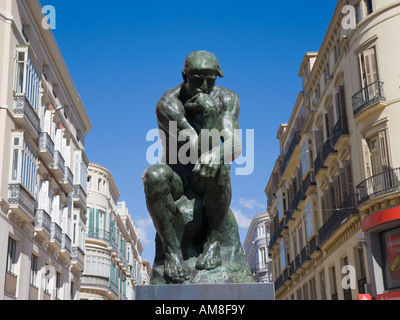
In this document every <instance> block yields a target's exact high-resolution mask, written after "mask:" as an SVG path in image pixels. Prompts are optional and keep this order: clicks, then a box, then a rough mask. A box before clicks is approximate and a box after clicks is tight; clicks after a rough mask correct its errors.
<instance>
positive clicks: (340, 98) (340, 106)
mask: <svg viewBox="0 0 400 320" xmlns="http://www.w3.org/2000/svg"><path fill="white" fill-rule="evenodd" d="M335 105H336V119H337V121H342V124H343V123H344V121H346V124H347V112H346V97H345V91H344V85H341V86H339V90H338V92H337V93H336V94H335ZM343 129H344V128H343Z"/></svg>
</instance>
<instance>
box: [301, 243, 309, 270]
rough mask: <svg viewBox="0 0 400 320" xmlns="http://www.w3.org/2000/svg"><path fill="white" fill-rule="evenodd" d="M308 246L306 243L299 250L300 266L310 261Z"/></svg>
mask: <svg viewBox="0 0 400 320" xmlns="http://www.w3.org/2000/svg"><path fill="white" fill-rule="evenodd" d="M310 256H311V255H310V247H309V246H308V245H306V246H304V248H303V249H302V250H301V252H300V259H301V266H302V267H303V268H306V267H307V266H309V265H310V263H311V257H310Z"/></svg>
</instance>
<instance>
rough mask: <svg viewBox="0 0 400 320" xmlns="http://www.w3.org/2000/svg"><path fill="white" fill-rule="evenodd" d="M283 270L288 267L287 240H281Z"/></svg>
mask: <svg viewBox="0 0 400 320" xmlns="http://www.w3.org/2000/svg"><path fill="white" fill-rule="evenodd" d="M281 268H282V269H281V270H282V271H283V270H284V269H285V268H286V255H285V241H284V240H282V241H281Z"/></svg>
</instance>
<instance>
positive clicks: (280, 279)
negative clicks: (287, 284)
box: [274, 274, 283, 291]
mask: <svg viewBox="0 0 400 320" xmlns="http://www.w3.org/2000/svg"><path fill="white" fill-rule="evenodd" d="M274 285H275V291H278V290H279V289H280V287H282V285H283V275H282V274H281V275H280V276H279V277H278V279H276V280H275V282H274Z"/></svg>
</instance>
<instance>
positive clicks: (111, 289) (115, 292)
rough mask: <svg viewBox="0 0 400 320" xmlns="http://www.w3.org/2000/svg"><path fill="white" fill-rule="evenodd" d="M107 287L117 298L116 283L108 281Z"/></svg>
mask: <svg viewBox="0 0 400 320" xmlns="http://www.w3.org/2000/svg"><path fill="white" fill-rule="evenodd" d="M109 289H110V291H111V293H113V294H114V295H115V297H116V298H117V299H118V298H119V290H118V287H117V285H116V284H115V283H114V282H112V281H110V283H109Z"/></svg>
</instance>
